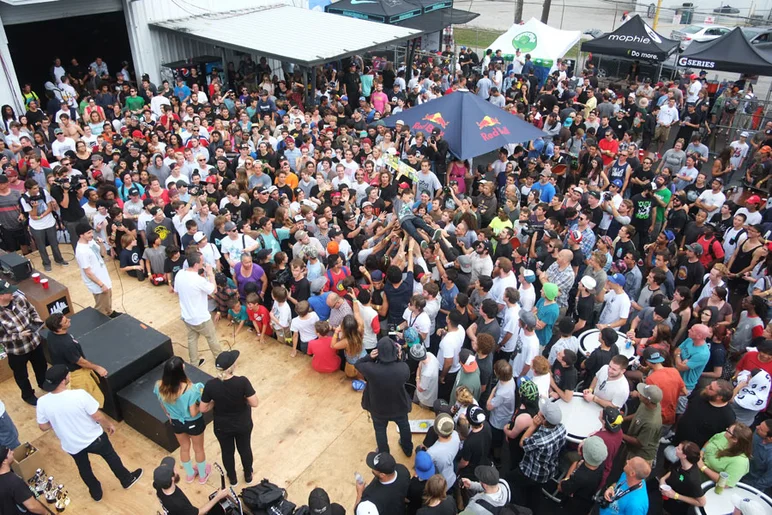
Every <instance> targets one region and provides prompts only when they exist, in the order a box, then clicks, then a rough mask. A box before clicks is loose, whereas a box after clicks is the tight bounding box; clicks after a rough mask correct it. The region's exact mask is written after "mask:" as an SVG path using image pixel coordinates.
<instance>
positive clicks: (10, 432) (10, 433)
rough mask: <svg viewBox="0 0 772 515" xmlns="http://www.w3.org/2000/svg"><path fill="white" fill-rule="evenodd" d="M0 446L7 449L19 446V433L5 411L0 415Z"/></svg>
mask: <svg viewBox="0 0 772 515" xmlns="http://www.w3.org/2000/svg"><path fill="white" fill-rule="evenodd" d="M0 445H2V446H4V447H8V448H9V449H15V448H17V447H18V446H20V445H21V442H19V432H18V431H17V430H16V426H15V425H13V420H11V416H10V415H9V414H8V412H7V411H6V412H5V413H3V414H2V415H0Z"/></svg>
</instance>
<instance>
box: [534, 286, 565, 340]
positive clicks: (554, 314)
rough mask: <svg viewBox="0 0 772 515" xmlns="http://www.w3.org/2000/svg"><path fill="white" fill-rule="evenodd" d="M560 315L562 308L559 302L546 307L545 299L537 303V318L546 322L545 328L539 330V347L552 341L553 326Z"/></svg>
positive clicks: (537, 331) (537, 335) (537, 332)
mask: <svg viewBox="0 0 772 515" xmlns="http://www.w3.org/2000/svg"><path fill="white" fill-rule="evenodd" d="M559 315H560V307H559V306H558V304H557V302H553V303H552V304H548V305H546V306H545V305H544V299H543V298H541V299H539V300H538V301H536V317H537V318H538V319H539V320H541V321H542V322H544V328H542V329H537V330H536V331H535V332H536V337H537V338H538V339H539V345H541V346H542V347H544V346H546V345H547V344H548V343H549V342H550V340H551V339H552V326H553V325H555V322H556V321H557V319H558V316H559Z"/></svg>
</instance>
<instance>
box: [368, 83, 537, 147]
mask: <svg viewBox="0 0 772 515" xmlns="http://www.w3.org/2000/svg"><path fill="white" fill-rule="evenodd" d="M398 120H401V121H402V122H404V124H405V125H406V126H407V127H409V128H410V131H411V132H412V133H416V132H418V131H423V132H424V133H426V134H427V136H428V134H429V133H431V132H432V131H433V130H434V129H439V130H440V131H441V133H442V135H443V138H445V140H446V141H447V142H448V147H449V148H450V152H451V153H452V154H453V155H455V156H457V157H459V158H461V159H471V158H473V157H477V156H481V155H483V154H486V153H488V152H490V151H492V150H495V149H497V148H501V147H503V146H504V145H507V144H509V143H523V142H526V141H530V140H532V139H536V138H539V137H542V136H544V133H543V132H542V131H541V130H540V129H538V128H536V127H534V126H533V125H531V124H529V123H527V122H525V121H524V120H522V119H521V118H519V117H517V116H515V115H513V114H509V113H508V112H507V111H504V110H503V109H501V108H499V107H496V106H494V105H493V104H491V103H490V102H487V101H485V100H483V99H481V98H480V97H478V96H477V95H475V94H474V93H469V92H464V91H457V92H455V93H450V94H448V95H445V96H443V97H440V98H437V99H435V100H431V101H429V102H426V103H425V104H421V105H419V106H416V107H411V108H410V109H408V110H406V111H403V112H401V113H398V114H395V115H392V116H389V117H387V118H384V119H383V123H384V124H385V125H386V126H388V127H394V126H395V125H396V124H397V121H398Z"/></svg>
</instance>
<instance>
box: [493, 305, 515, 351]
mask: <svg viewBox="0 0 772 515" xmlns="http://www.w3.org/2000/svg"><path fill="white" fill-rule="evenodd" d="M519 332H520V306H518V305H517V304H515V305H514V306H512V307H511V308H507V309H505V310H504V321H503V323H502V324H501V333H500V336H499V341H498V343H501V340H502V339H503V338H504V336H505V335H506V334H507V333H510V334H511V335H512V336H510V337H509V340H507V343H506V344H504V346H503V347H502V348H501V350H502V351H503V352H512V351H513V350H515V343H517V336H518V333H519Z"/></svg>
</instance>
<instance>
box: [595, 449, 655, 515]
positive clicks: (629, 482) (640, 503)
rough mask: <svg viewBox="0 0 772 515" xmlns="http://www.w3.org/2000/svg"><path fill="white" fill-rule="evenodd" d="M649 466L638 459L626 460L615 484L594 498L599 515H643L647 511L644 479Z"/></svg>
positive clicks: (647, 501)
mask: <svg viewBox="0 0 772 515" xmlns="http://www.w3.org/2000/svg"><path fill="white" fill-rule="evenodd" d="M649 474H651V466H650V465H649V464H648V463H647V462H646V460H644V459H643V458H640V457H635V458H631V459H629V460H627V462H626V463H625V467H624V469H623V472H622V475H621V476H620V477H619V480H618V481H617V482H616V484H614V485H611V486H610V487H608V488H607V489H606V490H605V491H604V492H603V495H602V496H601V495H600V494H598V495H597V496H596V502H597V503H598V506H599V508H600V512H599V515H612V514H613V515H645V514H646V513H648V511H649V495H648V494H647V493H646V482H645V481H646V478H647V477H649Z"/></svg>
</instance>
